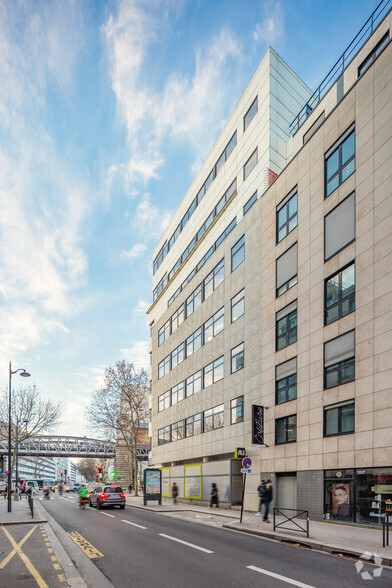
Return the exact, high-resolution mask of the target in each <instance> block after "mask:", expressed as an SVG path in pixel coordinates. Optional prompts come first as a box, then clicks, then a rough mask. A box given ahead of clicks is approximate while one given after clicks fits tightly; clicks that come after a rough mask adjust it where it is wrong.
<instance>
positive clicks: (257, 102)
mask: <svg viewBox="0 0 392 588" xmlns="http://www.w3.org/2000/svg"><path fill="white" fill-rule="evenodd" d="M255 104H256V110H255V111H254V112H253V111H252V109H253V108H254V105H255ZM258 111H259V100H258V96H256V98H255V99H254V100H253V102H252V104H251V105H250V106H249V108H248V110H247V111H246V113H245V114H244V122H243V130H244V133H245V131H246V129H247V128H248V127H249V125H250V123H251V122H252V120H253V119H254V117H255V116H256V114H257V113H258ZM250 114H251V117H250V118H249V115H250Z"/></svg>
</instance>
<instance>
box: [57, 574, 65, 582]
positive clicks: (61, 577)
mask: <svg viewBox="0 0 392 588" xmlns="http://www.w3.org/2000/svg"><path fill="white" fill-rule="evenodd" d="M57 577H58V579H59V580H60V582H65V576H64V574H57Z"/></svg>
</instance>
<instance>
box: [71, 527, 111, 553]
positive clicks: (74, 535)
mask: <svg viewBox="0 0 392 588" xmlns="http://www.w3.org/2000/svg"><path fill="white" fill-rule="evenodd" d="M68 535H69V536H70V537H71V539H72V540H73V541H75V543H76V545H77V546H78V547H80V549H81V550H82V551H83V553H85V554H86V555H87V557H88V558H90V559H95V558H97V557H104V555H103V553H101V552H100V551H98V549H96V548H95V547H94V546H93V545H92V544H91V543H90V542H89V541H87V539H85V538H84V537H82V535H81V534H80V533H78V532H77V531H68Z"/></svg>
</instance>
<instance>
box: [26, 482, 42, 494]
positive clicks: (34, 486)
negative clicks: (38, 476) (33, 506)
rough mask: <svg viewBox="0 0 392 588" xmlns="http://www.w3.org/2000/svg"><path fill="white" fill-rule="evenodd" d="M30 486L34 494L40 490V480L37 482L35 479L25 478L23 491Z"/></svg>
mask: <svg viewBox="0 0 392 588" xmlns="http://www.w3.org/2000/svg"><path fill="white" fill-rule="evenodd" d="M29 488H31V491H32V493H33V494H35V493H36V492H39V490H40V488H39V486H38V482H36V481H35V480H23V481H22V485H21V490H22V492H27V490H28V489H29Z"/></svg>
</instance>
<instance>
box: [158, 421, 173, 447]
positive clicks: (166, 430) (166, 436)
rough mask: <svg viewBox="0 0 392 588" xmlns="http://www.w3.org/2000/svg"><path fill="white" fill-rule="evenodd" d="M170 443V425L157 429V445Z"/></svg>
mask: <svg viewBox="0 0 392 588" xmlns="http://www.w3.org/2000/svg"><path fill="white" fill-rule="evenodd" d="M165 443H170V425H168V426H167V427H163V429H159V430H158V445H165Z"/></svg>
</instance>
